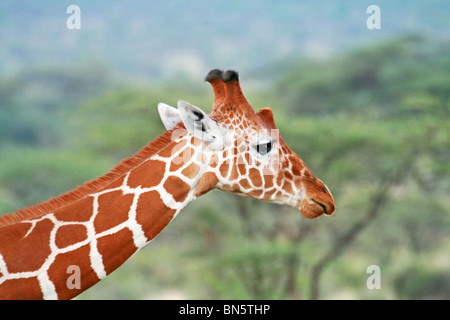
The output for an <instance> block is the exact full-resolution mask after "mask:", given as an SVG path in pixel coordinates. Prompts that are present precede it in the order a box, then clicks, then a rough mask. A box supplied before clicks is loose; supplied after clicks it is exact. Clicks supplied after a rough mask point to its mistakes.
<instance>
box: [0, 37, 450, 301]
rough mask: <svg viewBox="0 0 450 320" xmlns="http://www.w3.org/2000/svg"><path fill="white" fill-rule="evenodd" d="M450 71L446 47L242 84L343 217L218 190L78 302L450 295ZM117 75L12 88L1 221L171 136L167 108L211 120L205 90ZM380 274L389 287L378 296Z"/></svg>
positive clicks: (363, 53)
mask: <svg viewBox="0 0 450 320" xmlns="http://www.w3.org/2000/svg"><path fill="white" fill-rule="evenodd" d="M283 66H284V67H283ZM273 69H275V67H273V66H269V67H267V70H268V71H267V72H271V74H274V72H275V71H274V70H273ZM449 70H450V46H449V43H448V42H435V41H434V40H432V39H428V38H424V37H419V36H409V37H403V38H397V39H393V40H391V41H387V42H384V43H380V44H378V45H376V46H373V47H365V48H362V49H355V50H354V51H351V52H348V53H346V54H342V55H340V56H338V57H334V58H332V59H330V60H320V61H312V60H305V59H301V60H298V61H285V62H283V63H280V64H278V65H277V66H276V76H274V77H273V79H272V80H271V82H270V83H269V84H267V79H264V81H265V82H264V86H263V87H262V88H259V87H258V86H249V87H250V89H248V88H246V86H247V84H246V82H245V80H242V86H243V87H244V90H245V92H246V94H247V96H248V98H249V100H250V102H251V103H252V104H253V105H254V107H255V109H259V108H262V107H272V109H273V110H274V113H275V121H276V123H277V126H278V128H279V129H280V133H281V135H282V136H283V138H284V140H285V141H286V142H287V144H288V145H289V146H290V147H291V148H292V149H293V150H295V152H297V153H298V154H299V155H300V156H301V157H302V159H303V160H304V161H305V162H306V163H307V164H308V165H309V167H310V168H311V170H312V171H313V172H314V173H315V174H316V175H317V176H318V177H319V178H321V179H322V180H324V181H325V182H326V183H327V185H328V187H329V188H330V189H331V191H332V193H333V195H334V197H335V200H336V205H337V212H336V214H335V215H334V216H332V217H330V218H321V219H318V220H314V221H310V220H306V219H304V218H302V217H301V216H300V215H299V214H298V212H297V211H296V210H294V209H291V208H285V207H280V206H276V205H271V204H267V203H261V202H257V201H254V200H249V199H242V198H238V197H236V196H234V195H229V194H225V193H222V192H216V191H213V192H210V193H209V194H208V195H206V196H204V197H201V198H200V199H198V200H196V201H195V202H193V203H192V204H190V205H189V206H188V207H187V208H186V209H185V210H184V211H183V213H182V214H180V216H179V217H178V218H177V219H175V220H174V221H173V222H172V223H171V225H170V226H169V227H168V228H167V229H166V230H164V231H163V232H162V234H161V235H159V236H158V238H156V239H155V240H154V241H153V242H152V243H151V245H149V246H147V247H146V248H144V249H143V250H142V251H141V252H140V253H138V254H137V255H135V256H134V257H133V258H132V259H131V260H130V261H128V262H127V263H126V264H125V265H124V266H123V267H121V268H119V269H118V270H117V271H116V272H114V273H113V274H112V275H111V276H109V277H108V278H107V279H105V280H103V281H102V282H101V283H99V284H98V285H96V286H94V287H93V288H92V289H90V290H88V291H87V292H85V293H84V294H83V295H82V296H81V297H80V298H124V299H130V298H132V299H138V298H162V297H163V298H170V297H173V296H174V295H175V296H176V297H177V298H180V297H181V298H216V299H229V298H231V299H254V298H257V299H297V298H302V299H308V298H311V297H318V298H364V299H391V298H400V299H410V298H412V299H432V298H445V299H448V298H450V282H449V279H448V278H449V277H448V275H449V273H448V270H449V269H450V257H449V255H448V252H449V250H450V239H449V231H450V215H449V209H448V208H449V205H450V202H449V197H448V195H449V193H450V178H449V173H450V168H449V163H450V135H449V134H448V133H449V132H450V121H449V114H450V105H449V103H450V99H449V93H450V74H449V73H450V72H449ZM110 74H111V73H110V72H109V71H108V69H107V67H102V66H88V67H84V68H78V69H67V70H55V69H46V68H42V69H39V70H33V71H30V72H28V73H25V74H19V75H17V76H16V77H12V78H8V79H2V80H3V81H1V82H0V108H1V109H0V110H1V112H0V212H9V211H14V210H15V208H19V207H24V206H28V205H31V204H33V203H35V202H37V201H41V200H46V199H47V198H49V197H52V196H56V195H58V194H60V193H62V192H64V191H67V190H69V189H71V188H73V187H75V186H76V185H78V184H80V183H82V182H83V181H85V180H88V179H92V178H95V177H96V176H98V175H100V174H102V173H104V172H106V171H107V170H108V169H109V168H111V167H112V166H113V165H114V164H115V163H117V162H118V161H119V160H120V159H121V158H123V157H126V156H129V155H130V154H132V153H134V152H136V151H137V150H138V149H139V148H141V147H142V146H144V145H145V144H147V143H148V142H149V141H151V140H153V138H155V137H156V136H157V135H158V134H160V133H161V132H162V131H163V126H162V124H161V121H160V119H159V116H158V114H157V108H156V106H157V104H158V102H165V103H168V104H170V105H176V102H177V101H178V100H180V99H182V100H187V101H189V102H191V103H193V104H195V105H197V106H199V107H202V108H203V109H204V110H206V111H209V110H210V108H211V104H212V92H211V90H210V88H209V85H207V84H203V83H202V86H192V85H190V84H187V83H185V82H183V81H178V82H172V83H170V84H168V83H163V84H152V85H151V86H150V85H148V84H143V83H139V82H136V83H134V82H132V81H120V80H118V79H116V78H114V77H110V76H108V75H110ZM258 74H264V73H258ZM372 264H376V265H379V266H380V268H381V277H382V289H381V290H369V289H367V287H366V284H365V283H366V279H367V277H368V276H369V275H368V274H367V273H366V268H367V266H369V265H372ZM314 279H317V283H315V282H314V281H316V280H314ZM315 291H317V292H316V293H314V292H315Z"/></svg>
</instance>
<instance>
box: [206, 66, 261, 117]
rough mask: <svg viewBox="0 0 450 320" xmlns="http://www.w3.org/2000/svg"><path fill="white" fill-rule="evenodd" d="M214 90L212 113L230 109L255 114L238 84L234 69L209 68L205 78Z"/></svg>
mask: <svg viewBox="0 0 450 320" xmlns="http://www.w3.org/2000/svg"><path fill="white" fill-rule="evenodd" d="M205 80H206V81H208V82H209V83H210V84H211V86H212V88H213V91H214V105H213V110H212V112H213V113H217V112H220V111H224V109H225V110H231V109H233V111H234V112H240V113H243V114H255V110H254V109H253V107H252V106H251V105H250V103H249V102H248V101H247V99H246V98H245V96H244V93H243V92H242V89H241V86H240V84H239V75H238V73H237V72H236V71H233V70H227V71H225V72H223V71H222V70H219V69H214V70H211V71H210V72H209V73H208V75H207V76H206V78H205Z"/></svg>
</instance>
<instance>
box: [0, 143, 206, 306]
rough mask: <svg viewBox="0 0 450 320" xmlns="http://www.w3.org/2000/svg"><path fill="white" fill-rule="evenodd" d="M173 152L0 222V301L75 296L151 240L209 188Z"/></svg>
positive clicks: (198, 169)
mask: <svg viewBox="0 0 450 320" xmlns="http://www.w3.org/2000/svg"><path fill="white" fill-rule="evenodd" d="M172 149H173V144H171V145H169V146H168V147H167V148H164V149H163V150H162V151H161V152H159V153H158V154H155V155H153V156H152V157H150V158H149V159H148V160H146V161H144V162H143V163H141V164H140V165H139V166H137V167H135V168H133V169H132V170H130V171H129V172H127V173H124V174H123V175H122V176H121V177H120V178H118V179H117V180H116V181H114V182H112V183H111V184H109V185H108V186H106V187H104V188H102V189H101V190H98V191H97V192H94V193H91V194H89V195H87V196H86V197H83V198H82V199H79V200H77V201H75V202H73V203H71V204H69V205H66V206H64V207H62V208H59V209H57V210H54V211H52V212H48V213H45V214H43V215H41V216H38V217H34V218H32V219H28V220H22V221H20V222H17V223H14V224H9V225H5V226H3V227H2V226H0V237H1V238H2V241H1V242H0V298H21V299H22V298H32V299H38V298H46V299H70V298H73V297H75V296H76V295H78V294H79V293H81V292H82V291H84V290H86V289H88V288H89V287H91V286H92V285H94V284H95V283H97V282H98V281H100V280H101V279H103V278H105V277H106V276H107V275H109V274H110V273H111V272H112V271H114V270H115V269H117V268H118V267H119V266H120V265H121V264H123V263H124V262H125V261H126V260H127V259H128V258H129V257H131V256H132V255H133V254H134V253H136V252H137V251H138V250H139V249H141V248H142V247H144V246H145V245H146V244H148V243H149V242H150V241H151V240H152V239H154V238H155V237H156V236H157V235H158V234H159V232H160V231H161V230H162V229H164V227H166V225H167V224H168V223H169V222H170V221H171V220H172V219H173V218H174V217H175V216H176V215H177V214H178V213H179V212H180V211H181V210H182V209H183V208H184V207H185V206H186V205H187V204H188V203H189V202H190V201H192V200H194V199H195V198H196V197H197V196H198V195H201V194H203V193H204V192H206V191H207V188H206V187H204V186H203V185H204V184H205V182H204V181H203V179H201V173H202V165H201V164H200V163H199V162H197V163H195V162H193V161H188V160H187V159H189V157H183V159H181V158H180V157H179V156H178V157H177V156H173V152H172ZM187 149H189V151H190V152H193V155H194V156H193V157H192V158H194V157H195V152H194V150H193V149H191V148H187V147H185V148H184V149H183V150H187ZM175 160H177V161H175ZM180 160H184V161H180ZM208 190H209V189H208ZM75 277H77V278H75Z"/></svg>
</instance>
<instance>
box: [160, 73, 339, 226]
mask: <svg viewBox="0 0 450 320" xmlns="http://www.w3.org/2000/svg"><path fill="white" fill-rule="evenodd" d="M205 80H206V81H208V82H209V83H210V84H211V86H212V88H213V91H214V95H215V98H214V104H213V109H212V112H211V113H210V114H209V115H207V114H206V113H205V112H204V111H202V110H201V109H199V108H197V107H195V106H193V105H191V104H189V103H187V102H185V101H179V102H178V109H176V108H173V107H170V106H168V105H166V104H163V103H161V104H159V105H158V110H159V113H160V116H161V119H162V121H163V123H164V125H165V127H166V128H167V129H168V130H172V132H173V133H174V134H173V139H172V140H177V139H178V141H181V140H184V141H186V140H189V144H190V147H189V150H191V152H189V153H188V155H187V156H186V153H184V156H183V157H182V158H181V160H182V161H192V158H194V157H195V160H194V161H196V162H197V163H198V164H199V167H201V169H200V170H198V183H197V186H196V190H195V196H199V195H202V194H204V193H206V192H208V191H209V190H211V189H220V190H223V191H227V192H231V193H235V194H238V195H241V196H245V197H250V198H255V199H258V200H263V201H267V202H272V203H277V204H283V205H289V206H291V207H294V208H296V209H298V210H299V211H300V212H301V214H302V215H303V216H305V217H307V218H316V217H318V216H320V215H322V214H326V215H331V214H333V213H334V211H335V204H334V200H333V197H332V195H331V193H330V191H329V189H328V188H327V186H326V185H325V184H324V183H323V182H322V181H321V180H320V179H318V178H316V177H315V176H314V175H313V174H312V173H311V171H310V170H309V169H308V167H307V166H306V164H305V163H304V162H303V161H302V159H301V158H300V157H299V156H298V155H297V154H295V152H293V151H292V150H291V149H290V148H289V147H288V146H287V144H286V143H285V142H284V141H283V139H282V138H281V136H280V134H279V132H278V129H277V127H276V125H275V122H274V119H273V114H272V111H271V109H269V108H266V109H261V110H259V111H258V112H255V110H254V109H253V107H252V106H251V105H250V104H249V103H248V101H247V99H246V98H245V96H244V94H243V93H242V90H241V88H240V85H239V79H238V74H237V73H236V72H235V71H226V72H223V71H221V70H218V69H215V70H212V71H210V72H209V73H208V75H207V76H206V79H205ZM184 145H185V144H184ZM199 148H200V149H201V152H199V153H197V155H196V156H194V154H195V151H194V150H197V149H199ZM174 150H175V149H174ZM198 155H201V156H200V157H199V156H198ZM183 158H184V160H183Z"/></svg>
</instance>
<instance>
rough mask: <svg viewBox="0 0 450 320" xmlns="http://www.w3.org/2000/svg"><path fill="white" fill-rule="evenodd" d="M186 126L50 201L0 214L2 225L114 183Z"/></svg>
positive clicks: (179, 126)
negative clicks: (104, 172) (101, 174)
mask: <svg viewBox="0 0 450 320" xmlns="http://www.w3.org/2000/svg"><path fill="white" fill-rule="evenodd" d="M179 128H184V125H183V124H182V123H179V124H177V125H176V126H175V127H174V128H173V129H172V130H170V131H165V132H164V133H163V134H161V135H160V136H159V137H157V138H156V139H155V140H153V141H152V142H150V143H149V144H148V145H147V146H145V147H143V148H142V149H140V150H139V151H138V152H137V153H135V154H134V155H133V156H132V157H129V158H126V159H124V160H122V161H121V162H120V163H119V164H118V165H116V166H115V167H114V168H113V169H111V171H110V172H108V173H106V174H104V175H103V176H100V177H98V178H96V179H94V180H91V181H89V182H86V183H84V184H83V185H81V186H78V187H77V188H75V189H74V190H72V191H69V192H66V193H64V194H62V195H60V196H58V197H55V198H52V199H50V200H48V201H45V202H41V203H38V204H36V205H33V206H31V207H28V208H24V209H19V210H18V211H16V212H14V213H9V214H5V215H3V216H0V227H3V226H6V225H10V224H14V223H17V222H20V221H22V220H25V219H32V218H36V217H39V216H41V215H44V214H46V213H48V212H50V211H55V210H57V209H59V208H62V207H64V206H67V205H69V204H71V203H73V202H75V201H77V200H80V199H82V198H84V197H86V196H87V195H89V194H91V193H95V192H97V191H99V190H101V189H102V188H104V187H106V186H107V185H109V184H111V183H113V182H114V181H116V180H117V179H118V178H120V177H121V176H122V175H124V174H125V173H127V172H129V171H130V170H132V169H133V168H135V167H137V166H138V165H140V164H141V163H142V162H144V161H145V160H146V159H148V158H149V157H151V156H152V155H154V154H156V153H157V152H158V151H160V150H161V149H162V148H164V147H165V146H167V145H168V144H169V143H170V142H171V141H172V140H171V136H172V132H173V131H174V130H176V129H179Z"/></svg>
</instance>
